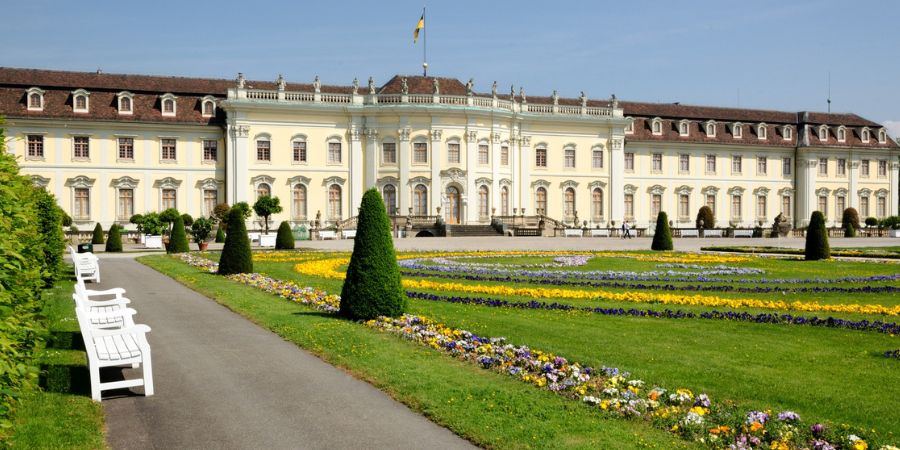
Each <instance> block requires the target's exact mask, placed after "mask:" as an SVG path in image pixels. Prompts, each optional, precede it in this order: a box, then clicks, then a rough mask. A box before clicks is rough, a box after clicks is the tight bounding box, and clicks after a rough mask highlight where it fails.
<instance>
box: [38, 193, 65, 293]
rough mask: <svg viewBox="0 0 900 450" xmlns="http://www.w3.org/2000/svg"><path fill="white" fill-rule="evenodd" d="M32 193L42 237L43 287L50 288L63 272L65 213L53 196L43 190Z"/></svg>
mask: <svg viewBox="0 0 900 450" xmlns="http://www.w3.org/2000/svg"><path fill="white" fill-rule="evenodd" d="M34 192H35V196H36V199H37V208H38V219H39V220H38V230H39V231H38V232H39V233H40V235H41V236H42V237H43V243H44V249H43V250H44V262H45V264H46V266H47V270H46V271H45V272H44V275H43V279H44V286H46V287H50V286H53V283H54V281H56V277H57V276H59V274H60V273H61V272H62V270H63V253H64V252H65V248H66V237H65V235H64V234H63V230H62V227H63V216H65V215H66V213H65V212H63V210H62V209H60V207H59V205H57V203H56V198H55V197H54V196H53V194H51V193H49V192H47V191H46V190H44V189H35V190H34ZM69 220H71V218H70V219H69Z"/></svg>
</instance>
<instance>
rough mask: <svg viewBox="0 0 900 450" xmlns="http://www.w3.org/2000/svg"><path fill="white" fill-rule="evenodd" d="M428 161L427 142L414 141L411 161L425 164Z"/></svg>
mask: <svg viewBox="0 0 900 450" xmlns="http://www.w3.org/2000/svg"><path fill="white" fill-rule="evenodd" d="M427 162H428V144H426V143H424V142H416V143H414V144H413V163H415V164H425V163H427Z"/></svg>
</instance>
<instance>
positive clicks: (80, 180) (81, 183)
mask: <svg viewBox="0 0 900 450" xmlns="http://www.w3.org/2000/svg"><path fill="white" fill-rule="evenodd" d="M95 181H97V179H96V178H88V177H86V176H84V175H78V176H77V177H74V178H69V179H68V180H66V187H73V188H89V187H92V186H93V185H94V182H95Z"/></svg>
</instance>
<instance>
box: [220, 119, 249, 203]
mask: <svg viewBox="0 0 900 450" xmlns="http://www.w3.org/2000/svg"><path fill="white" fill-rule="evenodd" d="M228 138H229V139H230V142H229V144H230V145H229V146H228V147H229V148H228V151H227V152H226V154H225V156H226V161H225V167H226V173H225V184H226V187H227V189H226V191H225V201H226V202H228V203H229V204H232V205H233V204H235V203H237V202H243V201H247V202H248V201H250V197H249V196H248V190H249V185H250V178H249V175H248V173H247V164H248V161H249V159H250V127H249V126H248V125H238V124H231V125H228Z"/></svg>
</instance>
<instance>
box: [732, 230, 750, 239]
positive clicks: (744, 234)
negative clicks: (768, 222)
mask: <svg viewBox="0 0 900 450" xmlns="http://www.w3.org/2000/svg"><path fill="white" fill-rule="evenodd" d="M734 237H748V238H752V237H753V230H737V229H736V230H734Z"/></svg>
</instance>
